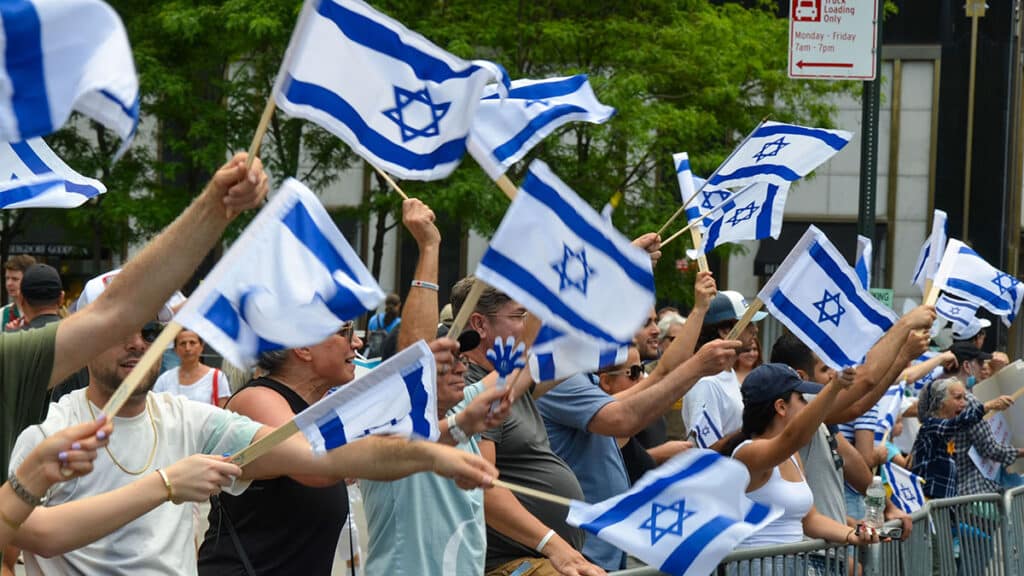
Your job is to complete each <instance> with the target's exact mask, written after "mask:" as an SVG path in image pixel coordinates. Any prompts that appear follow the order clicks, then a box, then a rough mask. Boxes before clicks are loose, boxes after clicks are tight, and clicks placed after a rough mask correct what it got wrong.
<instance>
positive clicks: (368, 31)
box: [317, 0, 479, 84]
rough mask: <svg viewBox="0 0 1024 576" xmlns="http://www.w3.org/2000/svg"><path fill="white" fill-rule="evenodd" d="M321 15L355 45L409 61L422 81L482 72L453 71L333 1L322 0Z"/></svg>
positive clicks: (473, 69) (471, 68) (385, 27)
mask: <svg viewBox="0 0 1024 576" xmlns="http://www.w3.org/2000/svg"><path fill="white" fill-rule="evenodd" d="M317 12H318V13H320V15H321V16H323V17H324V18H326V19H328V20H330V21H331V22H333V23H334V25H335V26H337V27H338V30H340V31H341V33H342V34H344V35H345V36H347V37H348V39H349V40H351V41H352V42H355V43H357V44H361V45H362V46H364V47H365V48H367V49H369V50H374V51H376V52H380V53H382V54H386V55H387V56H390V57H392V58H394V59H395V60H399V61H402V62H405V63H406V65H407V66H409V67H410V68H411V69H412V71H414V72H415V73H416V77H417V78H419V79H420V80H429V81H431V82H437V83H438V84H440V83H443V82H445V81H447V80H451V79H453V78H468V77H470V76H472V75H473V73H475V72H476V71H477V70H478V69H479V68H478V67H477V66H469V67H468V68H466V69H465V70H460V71H455V70H452V68H451V66H449V65H448V63H447V62H445V61H444V60H441V59H438V58H435V57H434V56H431V55H430V54H427V53H425V52H423V51H421V50H419V49H418V48H414V47H412V46H410V45H408V44H406V43H405V42H404V41H403V40H402V36H401V35H400V34H399V33H398V32H396V31H395V30H393V29H391V28H389V27H388V26H386V25H384V24H382V23H380V22H378V21H377V20H374V19H372V18H369V17H367V16H364V15H363V14H360V13H358V12H354V11H352V10H349V9H348V8H345V7H343V6H340V5H338V4H336V3H334V2H333V1H331V0H320V2H318V6H317Z"/></svg>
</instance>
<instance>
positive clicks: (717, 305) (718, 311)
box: [704, 290, 768, 326]
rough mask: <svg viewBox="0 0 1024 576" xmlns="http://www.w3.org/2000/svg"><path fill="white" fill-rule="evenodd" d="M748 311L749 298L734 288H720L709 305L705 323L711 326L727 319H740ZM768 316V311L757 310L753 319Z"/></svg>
mask: <svg viewBox="0 0 1024 576" xmlns="http://www.w3.org/2000/svg"><path fill="white" fill-rule="evenodd" d="M746 311H747V299H746V298H744V297H743V295H742V294H740V293H739V292H735V291H733V290H720V291H719V292H718V294H715V297H714V298H712V299H711V305H710V306H708V311H707V313H706V314H705V315H704V324H705V325H708V326H710V325H712V324H718V323H719V322H725V321H726V320H739V319H740V318H742V317H743V314H745V313H746ZM766 316H768V313H767V312H757V313H755V314H754V317H753V319H752V320H751V321H752V322H760V321H761V320H764V319H765V317H766Z"/></svg>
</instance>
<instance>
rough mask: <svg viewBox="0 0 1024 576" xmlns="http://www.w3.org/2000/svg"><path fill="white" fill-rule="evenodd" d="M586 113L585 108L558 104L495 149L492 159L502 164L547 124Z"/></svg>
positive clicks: (536, 117)
mask: <svg viewBox="0 0 1024 576" xmlns="http://www.w3.org/2000/svg"><path fill="white" fill-rule="evenodd" d="M586 113H587V110H586V109H585V108H581V107H579V106H574V105H571V104H559V105H557V106H552V107H551V108H549V109H547V110H545V111H544V112H542V113H540V114H538V115H537V116H535V117H534V118H533V120H530V122H529V123H528V124H527V125H526V127H524V128H523V129H522V130H520V131H519V133H518V134H516V135H515V136H513V137H512V138H510V139H509V140H508V141H507V142H505V143H504V144H502V145H501V146H498V147H497V148H495V149H494V157H495V158H497V159H498V160H499V161H502V162H504V161H505V160H506V159H507V158H510V157H512V156H513V155H514V154H515V153H516V152H518V151H519V150H520V149H521V148H522V147H523V146H524V145H525V144H526V142H527V141H528V140H529V139H530V138H532V137H533V135H534V134H536V133H537V132H539V131H540V130H542V129H543V128H544V127H545V126H547V125H548V124H550V123H552V122H554V121H556V120H557V119H559V118H561V117H562V116H567V115H569V114H586Z"/></svg>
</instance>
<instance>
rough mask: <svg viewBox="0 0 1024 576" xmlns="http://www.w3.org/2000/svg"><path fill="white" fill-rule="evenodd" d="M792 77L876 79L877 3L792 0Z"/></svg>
mask: <svg viewBox="0 0 1024 576" xmlns="http://www.w3.org/2000/svg"><path fill="white" fill-rule="evenodd" d="M789 2H790V6H789V77H790V78H848V79H857V80H874V79H875V75H876V74H877V72H878V71H877V70H875V49H876V46H875V42H876V41H877V37H878V35H877V33H876V29H875V23H876V22H877V20H878V18H877V16H878V13H877V11H878V2H877V1H876V0H789Z"/></svg>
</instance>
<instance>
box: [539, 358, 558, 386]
mask: <svg viewBox="0 0 1024 576" xmlns="http://www.w3.org/2000/svg"><path fill="white" fill-rule="evenodd" d="M537 372H539V373H540V374H538V376H539V377H540V380H541V382H545V381H549V380H554V379H555V355H554V354H551V353H545V354H537Z"/></svg>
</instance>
